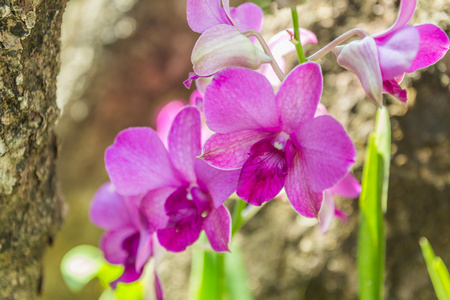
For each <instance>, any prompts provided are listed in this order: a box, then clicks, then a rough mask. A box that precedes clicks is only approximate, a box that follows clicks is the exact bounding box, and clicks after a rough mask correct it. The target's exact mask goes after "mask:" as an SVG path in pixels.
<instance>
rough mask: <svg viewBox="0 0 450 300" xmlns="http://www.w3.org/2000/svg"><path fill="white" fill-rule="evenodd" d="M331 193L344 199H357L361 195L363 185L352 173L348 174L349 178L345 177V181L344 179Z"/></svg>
mask: <svg viewBox="0 0 450 300" xmlns="http://www.w3.org/2000/svg"><path fill="white" fill-rule="evenodd" d="M330 191H331V192H332V193H333V194H336V195H338V196H341V197H344V198H357V197H358V196H359V194H360V193H361V185H360V184H359V182H358V180H356V178H355V177H354V176H353V175H352V173H348V174H347V176H345V177H344V179H342V180H341V181H340V182H339V183H338V184H336V185H335V186H333V187H332V188H331V189H330Z"/></svg>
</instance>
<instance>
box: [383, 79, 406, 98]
mask: <svg viewBox="0 0 450 300" xmlns="http://www.w3.org/2000/svg"><path fill="white" fill-rule="evenodd" d="M383 92H385V93H389V94H390V95H392V96H393V97H395V98H396V99H398V100H399V101H400V102H402V103H404V104H406V101H407V100H408V97H407V94H406V90H404V89H402V87H401V86H400V85H399V84H398V83H397V81H396V80H395V79H391V80H385V81H383Z"/></svg>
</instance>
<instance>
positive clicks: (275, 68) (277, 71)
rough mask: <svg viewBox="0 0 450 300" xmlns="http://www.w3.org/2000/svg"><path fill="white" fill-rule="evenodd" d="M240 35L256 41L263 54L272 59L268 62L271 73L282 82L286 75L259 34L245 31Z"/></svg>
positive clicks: (254, 31) (253, 31)
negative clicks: (271, 69)
mask: <svg viewBox="0 0 450 300" xmlns="http://www.w3.org/2000/svg"><path fill="white" fill-rule="evenodd" d="M242 34H243V35H245V36H246V37H250V36H254V37H255V38H256V39H257V40H258V42H259V44H260V45H261V47H262V48H263V50H264V53H266V54H267V56H269V57H270V58H271V59H272V61H271V62H270V65H271V66H272V68H273V71H274V72H275V74H276V75H277V77H278V78H279V79H280V81H281V82H283V81H284V79H285V78H286V75H284V73H283V71H282V70H281V68H280V66H278V64H277V61H276V60H275V58H274V56H273V54H272V51H270V48H269V46H268V45H267V43H266V41H265V40H264V38H263V37H262V36H261V34H260V33H259V32H258V31H256V30H247V31H244V32H242ZM300 47H301V46H300Z"/></svg>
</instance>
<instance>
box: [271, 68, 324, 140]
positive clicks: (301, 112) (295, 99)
mask: <svg viewBox="0 0 450 300" xmlns="http://www.w3.org/2000/svg"><path fill="white" fill-rule="evenodd" d="M305 83H307V84H305ZM321 95H322V72H321V69H320V66H319V65H318V64H317V63H314V62H308V63H304V64H301V65H299V66H297V67H296V68H295V69H294V70H292V71H291V73H289V75H288V76H287V77H286V79H285V80H284V82H283V83H282V84H281V87H280V89H279V90H278V93H277V95H276V97H275V101H276V103H277V110H278V114H279V116H280V121H281V122H282V124H283V125H282V126H283V127H282V128H283V131H284V132H286V133H288V134H290V133H292V132H293V131H294V130H295V129H296V128H297V127H298V126H299V125H300V124H302V123H304V122H306V121H308V120H309V119H312V118H313V117H314V113H315V112H316V109H317V105H318V103H319V101H320V96H321Z"/></svg>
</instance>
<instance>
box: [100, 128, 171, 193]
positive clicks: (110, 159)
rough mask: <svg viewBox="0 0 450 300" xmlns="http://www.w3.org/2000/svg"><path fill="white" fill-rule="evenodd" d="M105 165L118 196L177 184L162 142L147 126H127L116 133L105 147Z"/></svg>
mask: <svg viewBox="0 0 450 300" xmlns="http://www.w3.org/2000/svg"><path fill="white" fill-rule="evenodd" d="M105 164H106V170H107V171H108V174H109V177H110V178H111V182H112V183H113V184H114V186H115V187H116V190H117V192H118V193H120V194H122V195H126V196H127V195H138V194H144V193H145V192H147V191H149V190H152V189H155V188H159V187H165V186H171V185H173V186H177V185H178V184H179V180H178V179H177V176H176V174H175V172H174V170H173V168H172V164H171V162H170V158H169V155H168V153H167V151H166V148H165V147H164V144H163V143H162V142H161V140H160V138H159V136H158V135H157V134H156V132H155V131H153V130H152V129H150V128H144V127H137V128H129V129H126V130H124V131H122V132H121V133H119V134H118V135H117V137H116V140H115V141H114V144H113V145H112V146H110V147H109V148H108V149H107V150H106V153H105Z"/></svg>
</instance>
